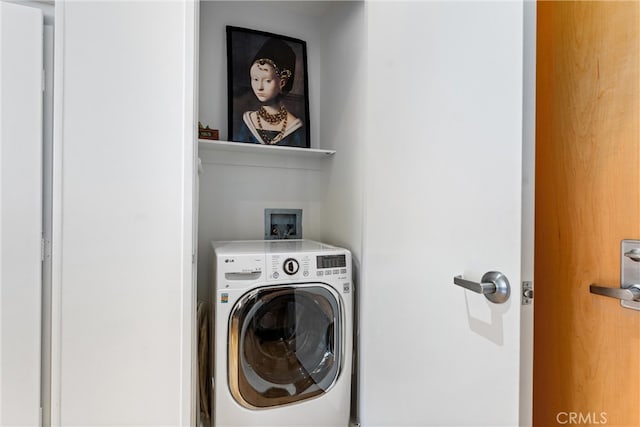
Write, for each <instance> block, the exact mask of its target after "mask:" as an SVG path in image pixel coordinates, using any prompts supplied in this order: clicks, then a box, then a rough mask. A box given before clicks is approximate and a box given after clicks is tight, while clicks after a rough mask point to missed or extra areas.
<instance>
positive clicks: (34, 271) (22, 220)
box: [0, 2, 43, 426]
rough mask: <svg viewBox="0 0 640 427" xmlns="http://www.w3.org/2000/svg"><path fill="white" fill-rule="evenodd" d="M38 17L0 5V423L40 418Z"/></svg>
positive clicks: (40, 48)
mask: <svg viewBox="0 0 640 427" xmlns="http://www.w3.org/2000/svg"><path fill="white" fill-rule="evenodd" d="M42 67H43V17H42V12H41V11H40V10H39V9H35V8H31V7H23V6H18V5H15V4H10V3H5V2H0V425H2V426H33V425H37V424H38V423H39V419H40V345H41V343H40V331H41V324H40V321H41V313H40V302H41V272H42V270H41V258H40V257H41V252H40V241H41V238H42V234H41V233H42Z"/></svg>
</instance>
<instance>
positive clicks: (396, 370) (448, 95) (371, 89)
mask: <svg viewBox="0 0 640 427" xmlns="http://www.w3.org/2000/svg"><path fill="white" fill-rule="evenodd" d="M523 13H524V12H523V4H522V2H517V1H510V2H402V3H396V2H372V3H370V4H369V11H368V19H369V22H368V24H369V34H368V36H369V38H368V41H369V46H368V49H369V50H368V56H369V66H368V67H367V70H368V73H369V75H368V81H369V83H368V90H367V96H368V97H369V99H368V100H367V105H368V106H369V107H368V108H369V111H368V117H369V120H368V123H367V128H368V130H367V131H368V142H367V147H368V148H367V153H366V156H367V160H366V165H367V166H366V167H367V171H366V177H367V189H366V201H365V212H366V216H365V228H364V246H363V253H364V256H363V263H362V265H363V272H364V277H363V283H362V286H361V300H360V302H361V313H362V314H361V319H360V320H361V328H360V329H361V333H360V340H361V352H360V354H361V383H360V392H361V395H360V396H361V397H360V401H361V407H360V410H361V414H360V418H361V421H362V425H364V426H395V427H398V426H445V425H446V426H478V425H486V426H489V425H490V426H498V425H500V426H502V425H509V426H512V425H518V423H519V406H520V405H519V395H520V380H519V376H520V361H519V358H520V317H521V316H520V287H521V286H520V282H521V252H522V251H521V214H522V208H521V202H522V187H521V185H522V147H523ZM492 270H493V271H500V272H502V273H503V274H504V275H506V277H507V278H508V281H509V282H510V285H511V295H510V298H509V299H508V300H507V301H506V302H504V303H500V304H498V303H494V302H491V301H489V300H488V299H487V298H485V296H483V295H481V294H477V293H474V292H472V291H469V290H466V289H464V288H462V287H460V286H456V285H454V283H453V281H454V276H456V275H460V274H461V275H463V277H464V278H465V279H468V280H470V281H475V282H479V281H480V279H481V278H482V276H483V275H484V274H485V273H486V272H488V271H492Z"/></svg>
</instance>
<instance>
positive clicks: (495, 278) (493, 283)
mask: <svg viewBox="0 0 640 427" xmlns="http://www.w3.org/2000/svg"><path fill="white" fill-rule="evenodd" d="M453 283H454V284H455V285H458V286H462V287H463V288H465V289H469V290H470V291H473V292H476V293H479V294H482V295H484V296H485V297H486V298H487V299H488V300H489V301H491V302H493V303H496V304H502V303H504V302H506V301H507V300H508V299H509V295H511V286H510V285H509V280H507V276H505V275H504V274H502V273H500V272H499V271H488V272H486V273H485V274H484V275H483V276H482V279H480V283H477V282H472V281H471V280H466V279H463V278H462V275H458V276H455V277H454V278H453Z"/></svg>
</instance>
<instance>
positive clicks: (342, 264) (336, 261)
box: [267, 253, 350, 281]
mask: <svg viewBox="0 0 640 427" xmlns="http://www.w3.org/2000/svg"><path fill="white" fill-rule="evenodd" d="M267 270H268V274H267V278H268V280H293V279H295V280H302V281H304V280H310V279H314V280H318V279H323V280H332V279H333V280H343V279H344V280H350V277H349V273H348V266H347V257H346V255H345V254H322V255H320V254H317V253H309V254H292V253H283V254H271V255H268V257H267Z"/></svg>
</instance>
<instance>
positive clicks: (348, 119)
mask: <svg viewBox="0 0 640 427" xmlns="http://www.w3.org/2000/svg"><path fill="white" fill-rule="evenodd" d="M363 11H364V6H363V3H362V2H244V1H241V2H239V1H234V2H203V3H202V4H201V8H200V15H201V18H200V26H201V31H200V70H199V106H200V111H199V116H200V121H202V122H203V124H206V125H209V126H210V127H212V128H217V129H220V130H221V138H223V139H224V138H226V137H227V129H226V128H227V64H226V58H227V53H226V32H225V26H226V25H233V26H240V27H246V28H251V29H256V30H261V31H268V32H273V33H276V34H282V35H286V36H290V37H295V38H299V39H302V40H304V41H306V42H307V55H308V71H309V104H310V115H311V140H312V141H311V146H312V147H314V148H325V149H335V150H337V153H336V154H335V155H334V156H333V157H332V158H327V159H315V158H313V159H305V158H301V157H291V156H284V155H283V156H281V158H279V159H276V158H274V155H272V154H268V155H267V154H265V155H260V154H254V153H229V152H221V151H215V152H213V151H210V150H201V152H200V157H201V158H202V161H203V166H204V171H203V174H201V176H200V210H199V225H198V228H199V239H198V240H199V244H198V252H199V262H198V291H199V292H198V294H199V296H200V298H202V299H208V297H209V288H210V286H211V284H210V280H209V269H210V260H209V257H210V249H209V243H210V241H212V240H227V239H262V238H263V236H264V216H263V215H264V209H265V208H298V209H302V210H303V226H302V228H303V235H304V238H309V239H315V240H324V241H327V242H329V243H334V244H338V245H341V246H346V247H348V248H349V249H351V250H353V251H354V254H355V256H356V263H357V257H358V255H359V253H360V250H359V248H360V227H361V226H360V223H359V218H360V215H361V199H360V196H359V195H360V194H361V192H360V191H359V190H358V188H359V186H360V181H359V173H358V168H359V166H358V162H359V157H360V155H359V153H358V151H359V146H360V143H359V142H358V139H359V132H358V129H359V125H358V106H359V98H360V95H361V93H362V89H361V85H362V80H359V79H361V76H357V75H356V74H355V73H354V72H355V70H357V69H358V67H360V66H361V65H360V64H361V62H362V59H361V58H362V55H363V51H362V46H363V42H362V40H363V39H364V13H363ZM340 67H345V68H346V69H348V70H349V71H348V72H343V71H342V70H341V69H340ZM354 178H355V179H354Z"/></svg>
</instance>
